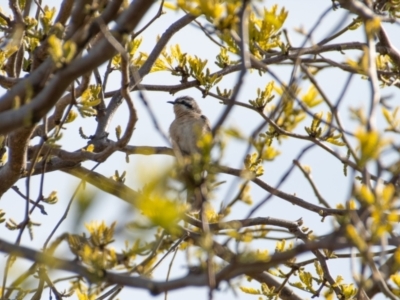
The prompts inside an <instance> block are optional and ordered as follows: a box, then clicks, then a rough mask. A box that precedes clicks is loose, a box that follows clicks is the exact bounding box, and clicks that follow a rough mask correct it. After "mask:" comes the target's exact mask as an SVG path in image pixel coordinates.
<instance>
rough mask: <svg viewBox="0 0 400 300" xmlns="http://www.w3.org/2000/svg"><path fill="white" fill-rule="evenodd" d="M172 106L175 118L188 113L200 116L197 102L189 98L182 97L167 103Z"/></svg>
mask: <svg viewBox="0 0 400 300" xmlns="http://www.w3.org/2000/svg"><path fill="white" fill-rule="evenodd" d="M168 103H171V104H172V105H173V106H174V112H175V115H176V116H181V115H184V114H188V113H197V114H201V109H200V107H199V106H198V105H197V102H196V101H195V100H194V99H193V98H192V97H189V96H183V97H179V98H177V99H175V101H168Z"/></svg>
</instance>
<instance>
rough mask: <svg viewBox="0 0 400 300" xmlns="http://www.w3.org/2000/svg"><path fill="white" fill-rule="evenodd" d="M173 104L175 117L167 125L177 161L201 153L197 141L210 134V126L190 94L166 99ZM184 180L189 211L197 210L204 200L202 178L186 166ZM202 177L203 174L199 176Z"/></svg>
mask: <svg viewBox="0 0 400 300" xmlns="http://www.w3.org/2000/svg"><path fill="white" fill-rule="evenodd" d="M168 103H170V104H172V105H173V106H174V113H175V119H174V121H173V122H172V123H171V126H170V127H169V135H170V138H171V143H172V149H173V150H174V153H175V156H176V157H177V159H178V162H179V161H181V162H182V161H183V158H184V157H190V156H193V155H195V154H200V155H201V153H200V152H201V150H200V148H199V146H198V141H199V140H200V139H202V138H203V137H204V136H205V135H207V134H211V126H210V121H209V120H208V118H207V117H206V116H205V115H203V114H202V112H201V109H200V107H199V105H198V104H197V102H196V101H195V100H194V99H193V98H192V97H190V96H183V97H179V98H177V99H175V101H168ZM186 170H188V172H186V175H185V176H184V177H185V181H186V185H187V188H188V191H187V202H188V203H189V204H191V211H192V212H196V211H199V210H200V209H201V207H202V205H203V202H204V201H205V195H204V194H205V191H204V188H203V186H204V184H202V183H203V181H204V180H200V182H199V180H196V179H195V178H194V176H193V174H190V173H193V170H192V169H190V165H189V168H186ZM201 177H202V179H204V176H201Z"/></svg>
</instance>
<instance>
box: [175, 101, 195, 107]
mask: <svg viewBox="0 0 400 300" xmlns="http://www.w3.org/2000/svg"><path fill="white" fill-rule="evenodd" d="M178 104H182V105H185V106H186V107H187V108H189V109H193V105H192V104H190V103H188V102H187V101H184V100H183V101H178Z"/></svg>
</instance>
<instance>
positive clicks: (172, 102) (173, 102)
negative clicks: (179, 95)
mask: <svg viewBox="0 0 400 300" xmlns="http://www.w3.org/2000/svg"><path fill="white" fill-rule="evenodd" d="M167 103H171V104H172V105H174V104H175V101H167Z"/></svg>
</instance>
